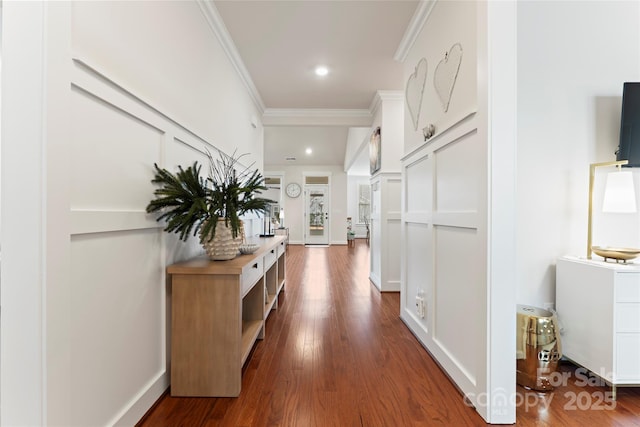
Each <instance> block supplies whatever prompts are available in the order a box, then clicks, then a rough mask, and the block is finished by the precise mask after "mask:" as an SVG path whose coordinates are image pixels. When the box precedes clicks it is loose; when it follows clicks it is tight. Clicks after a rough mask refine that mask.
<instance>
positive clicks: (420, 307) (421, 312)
mask: <svg viewBox="0 0 640 427" xmlns="http://www.w3.org/2000/svg"><path fill="white" fill-rule="evenodd" d="M426 311H427V305H426V304H425V302H424V298H422V297H421V296H417V297H416V313H417V314H418V316H419V317H420V318H421V319H424V317H425V315H426Z"/></svg>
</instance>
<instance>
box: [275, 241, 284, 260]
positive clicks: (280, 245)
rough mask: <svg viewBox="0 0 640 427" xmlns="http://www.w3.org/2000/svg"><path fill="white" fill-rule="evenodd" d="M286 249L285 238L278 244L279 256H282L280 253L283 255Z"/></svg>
mask: <svg viewBox="0 0 640 427" xmlns="http://www.w3.org/2000/svg"><path fill="white" fill-rule="evenodd" d="M285 249H286V246H285V242H284V240H283V241H282V242H280V244H279V245H278V251H277V254H278V258H280V255H282V254H283V253H284V250H285Z"/></svg>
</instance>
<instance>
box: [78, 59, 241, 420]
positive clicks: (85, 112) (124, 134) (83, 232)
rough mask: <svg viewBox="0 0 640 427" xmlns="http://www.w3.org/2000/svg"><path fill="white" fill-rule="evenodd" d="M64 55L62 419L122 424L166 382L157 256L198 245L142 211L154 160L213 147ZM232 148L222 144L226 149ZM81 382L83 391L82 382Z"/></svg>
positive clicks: (180, 159) (164, 305) (199, 155)
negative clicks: (67, 66) (67, 327)
mask: <svg viewBox="0 0 640 427" xmlns="http://www.w3.org/2000/svg"><path fill="white" fill-rule="evenodd" d="M98 68H99V67H95V66H93V65H90V64H88V63H87V62H86V61H84V60H80V59H75V60H74V61H73V66H72V68H71V71H72V82H71V88H70V90H71V109H72V111H71V113H72V116H73V117H74V120H73V122H72V123H71V128H72V131H71V135H72V141H71V151H72V156H71V158H72V162H71V168H72V172H71V173H72V176H73V179H72V182H71V183H70V189H71V191H70V193H71V202H70V205H71V206H70V212H69V214H70V223H71V225H70V229H71V235H70V239H71V254H70V259H71V266H70V268H71V282H72V283H71V285H70V286H71V289H72V291H71V293H72V295H73V301H72V302H71V313H70V314H69V315H70V316H71V321H70V324H71V328H72V330H71V331H70V334H71V338H70V346H71V348H70V349H69V353H70V357H71V359H72V360H71V363H72V366H73V369H72V370H71V371H72V378H71V381H70V383H69V384H68V385H66V386H67V387H68V390H69V393H70V394H71V398H70V399H71V402H73V405H72V408H71V414H70V424H71V425H82V426H84V425H133V424H135V423H136V422H137V421H138V420H140V418H141V417H142V416H143V415H144V413H145V412H146V411H147V410H148V409H149V408H150V406H151V405H152V404H153V402H155V401H156V400H157V399H158V397H159V396H160V395H161V394H162V393H163V392H164V391H165V390H166V389H167V387H168V386H169V380H170V375H169V370H168V366H169V359H170V353H169V342H170V327H169V322H170V316H169V314H168V313H169V311H170V306H171V294H170V290H169V289H168V288H167V285H166V284H167V280H166V276H165V269H166V266H167V265H169V264H172V263H174V262H177V261H181V260H184V259H188V258H192V257H194V256H198V255H201V254H202V253H203V249H202V246H201V245H200V244H199V242H198V238H197V237H196V238H193V237H192V238H190V239H189V241H188V242H186V243H185V242H182V241H180V240H179V239H178V237H177V235H175V234H170V235H169V234H167V233H165V232H163V231H162V229H163V227H164V224H163V223H159V222H157V221H156V220H155V215H150V214H147V213H146V212H145V208H146V205H147V204H148V202H149V201H150V200H151V199H152V198H153V191H154V189H155V186H154V185H153V184H152V183H151V179H152V178H153V175H154V168H153V164H154V163H157V164H158V166H160V167H161V168H166V169H168V170H171V171H174V172H175V171H176V169H177V165H182V166H183V167H188V166H190V165H192V164H193V162H194V161H195V160H197V161H198V162H199V163H200V164H202V165H203V168H202V170H201V173H202V176H203V177H206V176H207V173H208V169H207V159H206V156H205V154H204V153H205V148H206V149H209V150H210V151H211V152H212V154H213V155H214V156H217V148H216V147H215V146H214V145H212V144H211V143H209V142H207V141H205V140H203V139H202V138H200V137H198V136H197V135H196V134H195V133H194V132H191V131H190V130H189V129H186V128H184V127H182V126H181V125H180V124H178V123H177V122H175V121H173V120H171V119H170V118H169V117H168V115H166V114H163V113H162V112H160V111H159V110H158V109H157V108H155V107H153V106H151V105H149V104H148V103H146V102H144V101H142V100H141V99H140V98H139V97H137V96H136V95H135V94H133V93H132V92H131V91H129V90H126V89H124V88H122V87H120V86H119V85H118V84H117V83H116V82H114V81H113V80H111V79H110V78H109V76H108V73H107V72H105V71H104V70H101V71H97V69H98ZM227 154H231V153H227ZM88 391H90V392H88Z"/></svg>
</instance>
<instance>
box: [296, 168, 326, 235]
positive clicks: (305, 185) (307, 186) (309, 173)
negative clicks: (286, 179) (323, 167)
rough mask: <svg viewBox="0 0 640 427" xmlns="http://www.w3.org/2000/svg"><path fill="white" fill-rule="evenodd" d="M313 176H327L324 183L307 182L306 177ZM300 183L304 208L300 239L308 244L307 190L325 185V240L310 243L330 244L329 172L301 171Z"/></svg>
mask: <svg viewBox="0 0 640 427" xmlns="http://www.w3.org/2000/svg"><path fill="white" fill-rule="evenodd" d="M309 177H311V178H315V177H326V178H327V182H326V184H311V183H307V181H308V179H307V178H309ZM302 183H303V196H304V209H303V215H302V233H303V235H302V241H303V242H304V244H305V245H308V244H310V243H309V241H308V235H307V231H308V230H307V214H308V206H307V192H308V191H310V190H311V189H313V188H316V187H326V188H327V209H326V213H327V214H328V220H327V242H326V243H323V244H317V243H316V244H314V243H311V244H312V245H314V246H318V245H320V246H325V245H331V222H332V219H333V218H332V213H331V193H332V191H331V189H332V188H331V172H328V171H306V172H302Z"/></svg>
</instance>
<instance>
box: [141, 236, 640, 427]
mask: <svg viewBox="0 0 640 427" xmlns="http://www.w3.org/2000/svg"><path fill="white" fill-rule="evenodd" d="M368 271H369V247H368V246H367V245H366V244H365V243H364V240H357V243H356V245H355V248H348V247H347V246H335V245H334V246H331V247H328V248H305V247H304V246H295V245H291V246H289V249H288V252H287V278H286V286H285V291H284V292H283V293H282V294H281V296H280V305H279V308H278V310H277V311H273V312H272V313H271V315H270V316H269V318H268V319H267V322H266V330H267V331H266V339H265V340H264V341H258V342H257V344H256V346H255V348H254V350H253V354H252V355H251V356H250V358H249V360H248V361H247V363H246V365H245V367H244V369H243V378H242V392H241V394H240V396H239V397H238V398H173V397H170V396H169V395H165V396H164V397H163V398H161V400H160V401H159V403H158V404H157V405H156V406H155V407H154V408H153V409H152V410H151V411H149V413H148V414H147V416H146V418H145V419H143V420H142V421H141V422H140V423H139V426H144V427H147V426H148V427H162V426H172V427H173V426H190V427H191V426H233V427H240V426H243V427H253V426H283V427H308V426H313V427H329V426H336V427H350V426H366V427H404V426H455V427H460V426H484V425H486V424H485V422H484V421H483V420H482V418H481V417H480V416H479V415H478V414H477V413H476V412H475V410H474V409H473V408H470V407H468V406H466V405H465V404H464V401H463V397H462V396H461V394H460V393H459V392H458V390H457V389H456V388H455V387H454V385H453V384H452V383H451V382H450V381H449V380H448V378H447V377H446V375H445V374H444V373H443V372H442V371H441V370H440V369H439V367H438V366H437V365H436V363H435V362H434V361H433V359H431V357H430V356H429V354H428V353H427V351H426V350H425V349H424V348H423V347H422V346H421V345H420V343H419V342H418V341H417V340H416V339H415V337H414V336H413V335H412V334H411V333H410V332H409V329H408V328H407V327H406V326H405V325H404V324H403V323H402V321H401V320H400V318H399V309H400V300H399V294H397V293H383V294H381V293H379V292H378V291H377V289H376V288H375V287H374V286H373V285H372V284H370V282H369V279H368ZM561 371H562V374H563V375H564V376H565V377H566V378H567V379H568V380H567V384H566V385H563V386H562V387H559V388H557V389H556V390H555V391H554V392H553V393H546V394H545V393H535V392H532V391H527V390H525V389H523V388H522V387H517V388H516V394H517V396H516V403H517V404H518V409H517V425H518V426H526V427H529V426H531V427H532V426H553V427H555V426H579V427H588V426H598V427H603V426H624V427H627V426H637V427H640V388H619V389H618V401H617V402H615V403H611V402H609V403H607V402H606V401H602V400H598V398H599V397H600V396H604V393H606V392H607V391H608V390H609V389H608V388H607V387H602V386H595V387H593V386H584V385H580V382H579V380H580V378H581V377H579V375H577V373H576V371H575V366H573V365H571V364H562V365H561ZM587 400H588V402H586V401H587ZM586 403H589V404H588V405H587V404H586ZM612 405H614V406H615V410H611V409H612Z"/></svg>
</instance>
